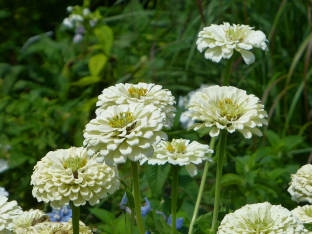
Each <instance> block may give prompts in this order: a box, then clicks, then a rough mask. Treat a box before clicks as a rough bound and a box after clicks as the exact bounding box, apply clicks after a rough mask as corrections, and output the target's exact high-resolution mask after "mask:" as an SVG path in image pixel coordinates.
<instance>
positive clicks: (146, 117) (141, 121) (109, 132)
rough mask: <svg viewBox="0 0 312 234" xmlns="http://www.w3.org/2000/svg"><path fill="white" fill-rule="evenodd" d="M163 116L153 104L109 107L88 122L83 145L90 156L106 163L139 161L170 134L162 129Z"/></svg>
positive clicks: (148, 155)
mask: <svg viewBox="0 0 312 234" xmlns="http://www.w3.org/2000/svg"><path fill="white" fill-rule="evenodd" d="M163 121H164V119H163V115H162V113H161V111H160V109H159V108H157V107H156V106H154V105H142V104H137V103H130V104H129V105H119V106H109V107H108V108H107V109H103V111H101V112H100V113H99V114H98V115H97V117H96V119H93V120H91V121H90V123H88V124H87V125H86V129H85V132H84V135H83V136H84V138H85V140H84V142H83V144H84V146H85V147H87V148H88V155H89V156H90V157H91V156H93V155H95V154H97V155H96V158H97V161H98V162H103V161H104V160H105V163H106V164H107V165H112V166H113V165H115V164H120V163H125V162H126V160H127V158H129V159H130V160H131V161H139V160H141V159H142V158H144V157H150V156H152V155H153V153H154V149H153V145H156V144H157V143H158V142H160V140H161V139H167V135H166V134H165V133H164V132H162V131H161V129H162V127H163Z"/></svg>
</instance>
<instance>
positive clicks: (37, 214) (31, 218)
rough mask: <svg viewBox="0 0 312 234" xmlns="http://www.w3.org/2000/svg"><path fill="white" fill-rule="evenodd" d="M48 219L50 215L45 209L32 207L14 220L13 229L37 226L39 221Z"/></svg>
mask: <svg viewBox="0 0 312 234" xmlns="http://www.w3.org/2000/svg"><path fill="white" fill-rule="evenodd" d="M48 220H49V216H48V215H46V214H45V213H44V212H43V211H41V210H33V209H30V210H29V211H25V212H24V213H23V214H21V215H19V216H18V217H17V218H16V219H14V220H13V225H12V230H16V229H17V228H27V227H31V226H35V225H36V224H38V223H42V222H45V221H48Z"/></svg>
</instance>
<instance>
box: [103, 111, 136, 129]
mask: <svg viewBox="0 0 312 234" xmlns="http://www.w3.org/2000/svg"><path fill="white" fill-rule="evenodd" d="M133 120H134V116H133V114H132V113H131V112H128V111H127V112H121V113H120V114H118V115H115V116H114V117H113V118H111V119H110V121H109V125H110V126H111V127H112V128H123V127H125V126H127V125H128V124H129V123H132V122H133Z"/></svg>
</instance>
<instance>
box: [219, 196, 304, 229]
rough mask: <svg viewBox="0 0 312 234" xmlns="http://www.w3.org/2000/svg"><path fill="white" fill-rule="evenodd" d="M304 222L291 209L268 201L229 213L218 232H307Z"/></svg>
mask: <svg viewBox="0 0 312 234" xmlns="http://www.w3.org/2000/svg"><path fill="white" fill-rule="evenodd" d="M307 232H308V231H307V230H305V229H304V226H303V224H302V222H301V221H300V220H299V219H298V218H297V217H295V216H294V215H293V214H292V213H291V212H290V211H289V210H287V209H286V208H284V207H282V206H280V205H278V206H275V205H271V204H270V203H268V202H264V203H258V204H252V205H246V206H244V207H242V208H240V209H238V210H236V211H235V212H234V213H230V214H227V215H226V216H225V217H224V218H223V220H222V222H221V224H220V226H219V228H218V232H217V234H276V233H281V234H282V233H283V234H288V233H289V234H290V233H293V234H301V233H307Z"/></svg>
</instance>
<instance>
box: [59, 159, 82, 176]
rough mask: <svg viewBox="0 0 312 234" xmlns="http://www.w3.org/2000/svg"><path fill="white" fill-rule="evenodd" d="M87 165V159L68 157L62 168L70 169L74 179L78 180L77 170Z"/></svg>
mask: <svg viewBox="0 0 312 234" xmlns="http://www.w3.org/2000/svg"><path fill="white" fill-rule="evenodd" d="M86 164H87V158H86V157H84V158H81V157H68V158H67V159H66V160H65V162H64V163H63V166H64V168H65V169H67V168H71V169H72V172H73V174H74V177H75V178H76V179H77V178H78V169H80V168H82V167H84V166H85V165H86Z"/></svg>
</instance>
